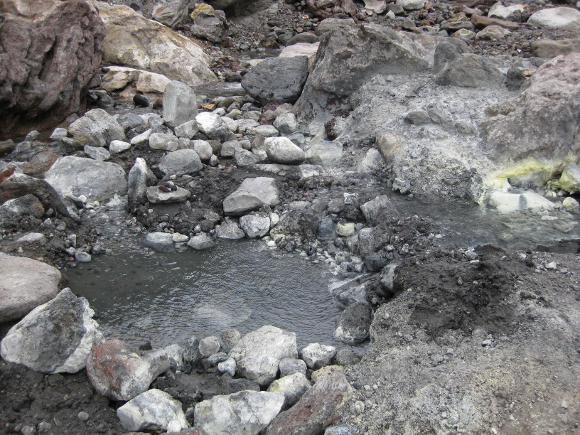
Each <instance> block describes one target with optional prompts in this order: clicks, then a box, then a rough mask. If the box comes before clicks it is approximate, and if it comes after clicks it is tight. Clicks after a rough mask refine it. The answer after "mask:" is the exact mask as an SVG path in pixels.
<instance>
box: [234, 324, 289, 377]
mask: <svg viewBox="0 0 580 435" xmlns="http://www.w3.org/2000/svg"><path fill="white" fill-rule="evenodd" d="M229 355H230V357H232V358H234V359H235V360H236V363H237V365H238V371H239V373H240V374H241V375H242V376H244V377H245V378H247V379H250V380H253V381H256V382H258V383H259V384H260V385H261V386H265V385H268V384H270V383H271V382H272V381H273V380H274V379H275V378H276V374H277V373H278V364H279V363H280V360H281V359H282V358H296V357H297V356H298V351H297V348H296V334H294V333H293V332H286V331H283V330H281V329H279V328H276V327H274V326H269V325H268V326H262V327H261V328H260V329H258V330H256V331H252V332H250V333H248V334H246V335H245V336H244V337H243V338H242V339H241V340H240V341H238V342H237V343H236V344H235V346H234V347H233V348H232V350H231V351H230V353H229Z"/></svg>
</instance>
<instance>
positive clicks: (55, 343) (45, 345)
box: [0, 288, 102, 373]
mask: <svg viewBox="0 0 580 435" xmlns="http://www.w3.org/2000/svg"><path fill="white" fill-rule="evenodd" d="M93 315H94V311H93V310H92V309H91V308H90V307H89V303H88V302H87V300H86V299H85V298H77V297H76V296H75V295H74V294H73V293H72V292H71V291H70V289H68V288H65V289H64V290H62V291H61V292H60V293H59V294H58V295H57V296H56V297H55V298H54V299H52V300H51V301H49V302H47V303H45V304H42V305H40V306H38V307H36V308H34V309H33V310H32V311H31V312H30V313H28V314H27V315H26V317H24V319H22V320H21V321H20V322H19V323H17V324H16V325H14V326H13V327H12V328H11V329H10V330H9V331H8V333H7V334H6V336H5V337H4V339H3V340H2V343H1V345H0V347H1V354H2V358H4V360H6V361H8V362H13V363H17V364H22V365H25V366H26V367H28V368H29V369H31V370H34V371H37V372H41V373H76V372H78V371H79V370H81V369H83V368H84V367H85V360H86V359H87V356H88V355H89V352H90V350H91V347H92V346H93V342H94V341H98V340H100V339H101V338H102V335H101V333H100V332H99V331H98V329H97V327H98V324H97V322H95V321H94V320H93V319H92V316H93Z"/></svg>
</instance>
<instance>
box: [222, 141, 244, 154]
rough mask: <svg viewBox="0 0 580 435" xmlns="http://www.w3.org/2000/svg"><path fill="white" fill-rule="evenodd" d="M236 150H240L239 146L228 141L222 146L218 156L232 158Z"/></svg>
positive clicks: (235, 142) (236, 142) (234, 142)
mask: <svg viewBox="0 0 580 435" xmlns="http://www.w3.org/2000/svg"><path fill="white" fill-rule="evenodd" d="M238 148H241V145H240V143H239V142H238V141H237V140H228V141H226V142H224V143H223V144H222V148H221V150H220V156H222V157H234V156H235V155H236V150H237V149H238Z"/></svg>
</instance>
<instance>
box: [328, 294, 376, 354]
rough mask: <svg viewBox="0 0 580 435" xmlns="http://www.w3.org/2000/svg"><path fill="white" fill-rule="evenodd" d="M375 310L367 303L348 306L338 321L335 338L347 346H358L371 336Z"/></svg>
mask: <svg viewBox="0 0 580 435" xmlns="http://www.w3.org/2000/svg"><path fill="white" fill-rule="evenodd" d="M372 320H373V310H372V308H371V306H370V305H369V304H368V303H366V302H357V303H355V304H352V305H350V306H348V307H347V308H346V309H345V310H344V311H343V312H342V313H341V314H340V317H339V319H338V321H337V325H336V329H335V331H334V338H336V339H337V340H340V341H342V342H343V343H346V344H350V345H352V344H358V343H362V342H363V341H365V340H366V339H367V338H368V336H369V331H370V327H371V322H372Z"/></svg>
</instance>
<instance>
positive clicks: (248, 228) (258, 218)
mask: <svg viewBox="0 0 580 435" xmlns="http://www.w3.org/2000/svg"><path fill="white" fill-rule="evenodd" d="M240 228H241V229H242V230H243V231H244V233H246V236H247V237H248V238H250V239H253V238H256V237H264V236H265V235H266V234H268V231H270V217H269V216H268V215H265V214H247V215H245V216H242V217H241V218H240Z"/></svg>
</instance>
